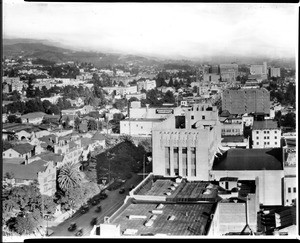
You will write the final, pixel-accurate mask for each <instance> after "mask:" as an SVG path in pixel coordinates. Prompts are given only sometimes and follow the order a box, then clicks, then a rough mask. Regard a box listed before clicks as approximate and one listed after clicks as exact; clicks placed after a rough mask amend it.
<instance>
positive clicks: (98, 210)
mask: <svg viewBox="0 0 300 243" xmlns="http://www.w3.org/2000/svg"><path fill="white" fill-rule="evenodd" d="M101 210H102V207H101V205H99V206H97V208H96V210H95V212H96V213H100V212H101Z"/></svg>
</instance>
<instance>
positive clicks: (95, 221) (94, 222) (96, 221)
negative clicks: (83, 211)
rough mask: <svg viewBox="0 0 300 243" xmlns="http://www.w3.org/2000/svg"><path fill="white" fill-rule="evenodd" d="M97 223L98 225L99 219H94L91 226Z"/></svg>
mask: <svg viewBox="0 0 300 243" xmlns="http://www.w3.org/2000/svg"><path fill="white" fill-rule="evenodd" d="M97 223H98V218H97V217H94V218H92V221H91V225H93V226H94V225H95V224H97Z"/></svg>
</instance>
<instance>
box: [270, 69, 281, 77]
mask: <svg viewBox="0 0 300 243" xmlns="http://www.w3.org/2000/svg"><path fill="white" fill-rule="evenodd" d="M269 76H270V77H280V68H274V67H271V68H270V69H269Z"/></svg>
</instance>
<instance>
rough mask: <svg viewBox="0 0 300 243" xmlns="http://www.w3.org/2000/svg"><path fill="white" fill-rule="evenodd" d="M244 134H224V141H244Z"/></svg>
mask: <svg viewBox="0 0 300 243" xmlns="http://www.w3.org/2000/svg"><path fill="white" fill-rule="evenodd" d="M244 139H245V138H244V136H224V137H222V140H221V142H222V143H242V142H244Z"/></svg>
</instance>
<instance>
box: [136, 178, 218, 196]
mask: <svg viewBox="0 0 300 243" xmlns="http://www.w3.org/2000/svg"><path fill="white" fill-rule="evenodd" d="M134 194H135V195H146V196H158V197H162V198H165V199H166V200H167V201H169V202H185V201H187V202H192V201H210V202H215V201H217V200H218V199H219V198H218V188H217V186H216V185H213V184H212V183H210V182H205V181H191V182H189V181H187V180H179V181H177V182H176V178H164V177H163V178H161V177H157V176H154V175H153V176H150V177H149V178H148V180H146V181H145V182H144V183H143V184H141V185H140V186H139V187H138V188H137V189H136V190H135V192H134Z"/></svg>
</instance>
